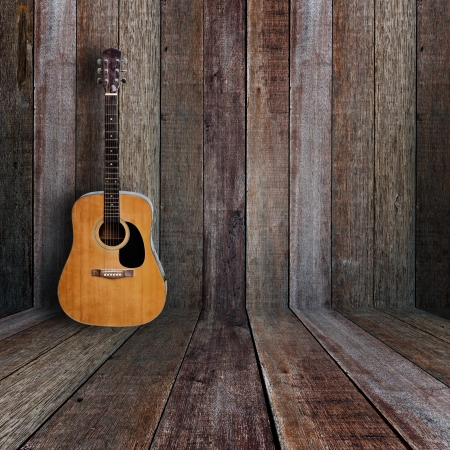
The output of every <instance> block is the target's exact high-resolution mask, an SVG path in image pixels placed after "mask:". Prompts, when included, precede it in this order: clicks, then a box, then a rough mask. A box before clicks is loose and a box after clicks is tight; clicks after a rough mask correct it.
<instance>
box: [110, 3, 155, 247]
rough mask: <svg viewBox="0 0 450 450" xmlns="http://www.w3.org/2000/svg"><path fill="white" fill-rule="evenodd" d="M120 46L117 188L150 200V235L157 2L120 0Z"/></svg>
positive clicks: (153, 154) (153, 186)
mask: <svg viewBox="0 0 450 450" xmlns="http://www.w3.org/2000/svg"><path fill="white" fill-rule="evenodd" d="M119 12H120V15H119V45H120V49H121V50H122V57H125V58H127V59H128V64H127V65H126V66H127V67H126V70H128V72H127V73H126V79H127V84H125V85H123V86H122V87H121V96H120V102H121V103H120V111H121V112H120V115H119V129H120V167H121V171H120V172H121V176H120V179H121V187H122V189H123V190H126V191H133V192H139V193H141V194H144V195H146V196H147V197H149V198H150V200H151V201H152V203H153V209H154V217H155V218H154V220H153V227H152V237H153V242H154V244H155V248H156V249H157V250H158V249H159V229H160V223H159V222H160V4H159V1H157V0H152V1H147V0H135V1H133V2H129V1H128V0H119Z"/></svg>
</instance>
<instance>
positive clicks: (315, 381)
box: [249, 308, 405, 450]
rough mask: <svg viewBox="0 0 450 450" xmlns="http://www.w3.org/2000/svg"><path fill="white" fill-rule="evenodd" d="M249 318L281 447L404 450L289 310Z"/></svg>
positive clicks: (255, 312) (261, 311)
mask: <svg viewBox="0 0 450 450" xmlns="http://www.w3.org/2000/svg"><path fill="white" fill-rule="evenodd" d="M249 317H250V321H251V327H252V331H253V335H254V339H255V343H256V348H257V350H258V357H259V360H260V362H261V367H262V373H263V376H264V381H265V384H266V388H267V391H268V396H269V398H270V405H271V408H272V412H273V415H274V420H275V424H276V428H277V433H278V438H279V441H280V445H281V448H283V449H306V448H311V449H313V448H315V449H350V448H364V449H374V450H375V449H400V448H405V447H404V445H403V444H402V442H401V441H400V439H399V438H398V437H397V436H396V435H395V433H394V432H393V431H392V430H391V429H390V428H389V426H388V425H387V424H386V423H385V422H384V421H383V419H382V418H381V417H380V416H379V414H378V413H377V412H376V410H375V409H374V408H373V407H372V406H371V404H370V403H369V402H368V401H367V400H366V399H365V398H364V396H363V395H362V394H361V393H360V392H359V391H358V389H357V388H356V387H355V386H354V384H353V383H352V382H351V381H350V380H349V379H348V378H347V377H346V375H345V374H344V372H342V371H341V369H340V368H339V366H338V365H337V364H336V363H335V362H334V361H333V360H332V358H331V357H330V356H329V355H328V354H327V353H326V351H324V350H323V348H322V347H321V346H320V345H319V343H318V342H317V341H316V340H315V339H314V338H313V336H311V334H310V333H309V332H308V330H307V329H306V328H305V327H304V326H303V325H302V323H301V322H300V321H299V320H298V318H297V317H296V316H295V315H294V314H293V313H292V312H291V311H290V310H288V309H283V308H273V309H261V308H259V309H257V308H253V309H250V310H249Z"/></svg>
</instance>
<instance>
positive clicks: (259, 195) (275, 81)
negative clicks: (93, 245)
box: [246, 0, 289, 304]
mask: <svg viewBox="0 0 450 450" xmlns="http://www.w3.org/2000/svg"><path fill="white" fill-rule="evenodd" d="M247 17H248V33H247V46H248V48H247V67H248V69H247V71H248V87H247V103H248V106H247V270H246V273H247V283H246V285H247V292H246V298H247V302H248V303H249V304H250V303H255V302H260V301H264V303H267V304H275V303H278V302H280V301H281V302H283V303H284V304H287V303H288V284H289V282H288V276H289V270H288V265H289V261H288V255H289V249H288V247H289V178H288V177H287V176H286V174H287V173H288V172H289V1H288V0H275V1H273V0H271V1H268V0H266V1H258V0H251V1H250V2H248V12H247Z"/></svg>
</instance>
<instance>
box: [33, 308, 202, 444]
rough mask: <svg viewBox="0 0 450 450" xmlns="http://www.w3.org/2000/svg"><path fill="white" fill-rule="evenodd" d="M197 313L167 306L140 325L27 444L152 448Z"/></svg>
mask: <svg viewBox="0 0 450 450" xmlns="http://www.w3.org/2000/svg"><path fill="white" fill-rule="evenodd" d="M197 317H198V313H197V312H195V311H189V310H183V309H166V310H165V311H164V312H163V313H162V314H161V315H160V316H158V318H157V319H155V320H154V321H153V322H151V323H150V324H147V325H145V326H143V327H141V328H140V329H139V330H138V331H137V332H136V333H135V334H134V335H133V336H132V337H131V338H130V339H129V340H128V341H127V342H126V343H125V344H124V345H123V346H122V347H121V348H120V349H119V350H118V351H117V352H116V353H114V355H113V356H112V357H111V358H110V359H109V360H108V361H106V362H105V364H103V366H102V367H101V368H100V369H99V370H98V371H97V372H96V373H95V375H94V376H93V377H92V378H91V379H89V380H88V382H87V383H85V384H84V385H83V386H82V387H80V389H78V390H77V391H76V392H75V393H74V394H73V395H72V396H71V397H70V398H69V399H68V400H67V402H66V403H65V404H64V405H63V406H62V407H61V409H60V410H59V411H57V413H56V414H54V415H53V416H52V418H51V419H50V420H49V421H48V422H47V423H46V424H45V425H44V426H43V427H42V428H41V429H39V430H38V431H37V433H35V434H34V436H33V437H32V438H31V439H30V440H29V441H28V442H27V444H26V448H32V449H35V450H37V449H49V448H77V449H93V448H98V449H105V448H109V449H120V450H122V449H128V448H134V449H138V448H139V449H148V448H149V445H150V442H151V440H152V437H153V434H154V432H155V430H156V427H157V425H158V422H159V419H160V417H161V415H162V412H163V410H164V407H165V404H166V400H167V398H168V396H169V394H170V390H171V388H172V385H173V383H174V381H175V378H176V375H177V372H178V369H179V367H180V365H181V362H182V360H183V356H184V354H185V351H186V348H187V346H188V343H189V339H190V337H191V335H192V332H193V330H194V327H195V324H196V321H197Z"/></svg>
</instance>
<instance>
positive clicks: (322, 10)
mask: <svg viewBox="0 0 450 450" xmlns="http://www.w3.org/2000/svg"><path fill="white" fill-rule="evenodd" d="M332 6H333V5H332V2H329V1H326V0H320V1H317V0H303V1H297V2H291V23H290V25H291V36H290V46H291V47H290V55H291V56H290V85H291V94H290V107H291V113H290V149H291V150H290V153H291V155H290V179H291V182H290V264H289V268H290V275H289V281H290V283H289V294H290V301H291V302H293V303H295V304H296V305H297V306H299V307H317V306H323V305H328V306H330V305H331V112H332V67H333V65H332V31H333V25H332V21H333V18H332Z"/></svg>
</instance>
